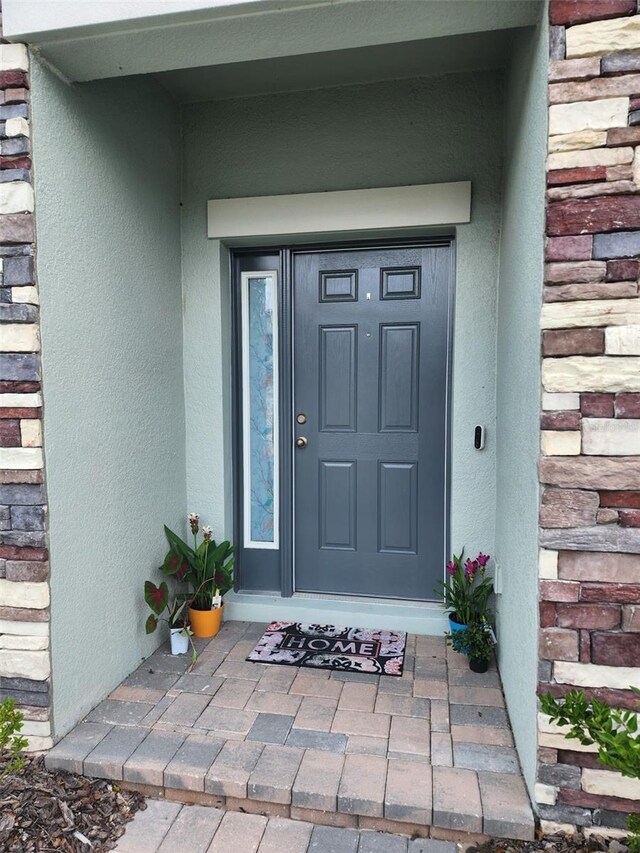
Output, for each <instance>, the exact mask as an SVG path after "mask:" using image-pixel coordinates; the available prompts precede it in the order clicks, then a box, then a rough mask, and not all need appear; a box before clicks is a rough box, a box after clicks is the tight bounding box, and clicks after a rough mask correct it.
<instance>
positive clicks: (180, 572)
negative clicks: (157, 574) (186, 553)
mask: <svg viewBox="0 0 640 853" xmlns="http://www.w3.org/2000/svg"><path fill="white" fill-rule="evenodd" d="M160 571H161V572H162V573H163V574H164V575H173V576H175V577H176V578H177V580H180V581H181V580H184V577H185V575H186V574H187V572H188V571H189V563H188V561H187V560H186V559H185V558H184V557H182V556H181V555H180V554H177V553H176V552H175V551H174V549H173V548H170V549H169V551H168V552H167V556H166V557H165V558H164V563H163V564H162V565H161V566H160Z"/></svg>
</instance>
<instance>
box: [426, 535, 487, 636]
mask: <svg viewBox="0 0 640 853" xmlns="http://www.w3.org/2000/svg"><path fill="white" fill-rule="evenodd" d="M490 559H491V558H490V557H489V555H488V554H483V553H482V551H480V553H479V554H478V556H477V557H476V558H475V559H474V560H472V559H471V558H468V559H467V560H465V559H464V548H463V549H462V551H461V553H460V554H459V555H457V556H456V555H455V554H454V555H453V559H452V560H450V561H449V562H448V563H447V573H448V575H449V578H448V580H446V581H438V584H437V587H436V592H437V593H438V595H442V596H443V601H442V606H443V607H444V609H445V610H447V611H449V626H450V629H451V631H452V632H454V631H460V630H462V629H463V628H464V627H465V625H470V624H471V623H472V622H474V621H475V622H479V621H482V620H488V619H489V617H490V615H491V614H490V611H489V607H488V604H489V597H490V595H491V594H492V592H493V581H492V580H491V578H490V577H486V576H485V573H486V570H487V564H488V562H489V560H490Z"/></svg>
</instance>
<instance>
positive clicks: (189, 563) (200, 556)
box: [161, 512, 234, 610]
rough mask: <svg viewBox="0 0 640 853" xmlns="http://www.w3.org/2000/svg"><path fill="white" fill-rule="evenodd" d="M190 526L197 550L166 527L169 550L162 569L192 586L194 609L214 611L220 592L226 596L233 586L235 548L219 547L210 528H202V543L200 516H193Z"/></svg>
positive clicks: (193, 514)
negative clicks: (200, 537)
mask: <svg viewBox="0 0 640 853" xmlns="http://www.w3.org/2000/svg"><path fill="white" fill-rule="evenodd" d="M189 526H190V528H191V534H192V536H193V547H190V546H189V545H188V544H187V543H186V542H185V541H184V540H183V539H181V538H180V537H179V536H178V535H177V534H176V533H174V532H173V531H172V530H170V529H169V528H168V527H166V526H165V528H164V532H165V535H166V537H167V540H168V542H169V551H168V553H167V556H166V557H165V560H164V563H163V565H162V567H161V569H162V571H163V572H164V573H165V575H173V576H175V577H177V578H178V579H179V580H186V581H187V582H188V583H189V585H190V586H191V589H192V594H191V597H190V601H189V606H190V607H192V608H193V609H194V610H211V608H212V606H213V600H214V597H215V596H216V590H217V591H218V594H219V595H220V596H221V597H224V595H225V594H226V593H227V592H229V590H230V589H231V587H232V586H233V565H234V558H233V546H232V545H231V543H230V542H227V541H224V542H220V543H219V544H216V542H215V540H214V539H213V536H212V533H213V532H212V530H211V528H210V527H203V528H202V541H201V542H198V533H199V531H200V516H199V515H198V514H197V513H193V512H192V513H190V514H189Z"/></svg>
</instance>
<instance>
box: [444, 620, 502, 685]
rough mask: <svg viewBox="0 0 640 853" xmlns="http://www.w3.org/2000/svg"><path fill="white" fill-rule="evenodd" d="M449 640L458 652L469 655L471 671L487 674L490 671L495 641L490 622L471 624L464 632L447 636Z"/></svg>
mask: <svg viewBox="0 0 640 853" xmlns="http://www.w3.org/2000/svg"><path fill="white" fill-rule="evenodd" d="M447 640H448V642H450V644H451V645H452V646H453V648H454V650H455V651H456V652H460V653H461V654H464V655H467V657H468V658H469V669H470V670H472V671H473V672H486V671H487V670H488V669H489V661H490V660H491V655H492V654H493V647H494V646H495V640H494V635H493V631H492V630H491V626H490V625H489V623H488V622H486V621H485V620H483V621H479V622H470V623H469V624H468V625H466V626H464V627H463V628H462V630H460V631H453V632H452V633H451V634H447Z"/></svg>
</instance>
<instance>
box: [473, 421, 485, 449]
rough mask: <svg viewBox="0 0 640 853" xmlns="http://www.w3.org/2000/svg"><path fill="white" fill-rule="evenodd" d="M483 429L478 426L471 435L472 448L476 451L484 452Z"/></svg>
mask: <svg viewBox="0 0 640 853" xmlns="http://www.w3.org/2000/svg"><path fill="white" fill-rule="evenodd" d="M484 433H485V430H484V427H483V426H480V425H478V426H477V427H476V428H475V430H474V433H473V446H474V447H475V449H476V450H484Z"/></svg>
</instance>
